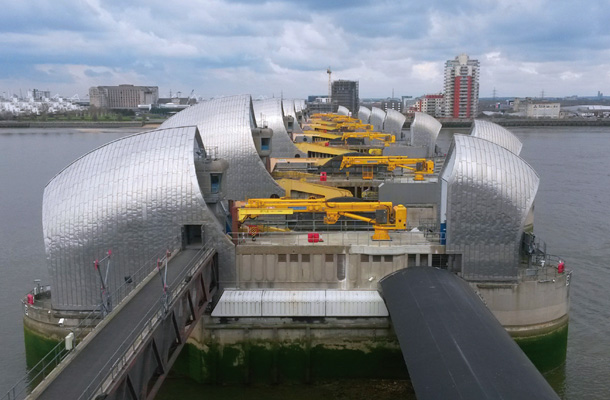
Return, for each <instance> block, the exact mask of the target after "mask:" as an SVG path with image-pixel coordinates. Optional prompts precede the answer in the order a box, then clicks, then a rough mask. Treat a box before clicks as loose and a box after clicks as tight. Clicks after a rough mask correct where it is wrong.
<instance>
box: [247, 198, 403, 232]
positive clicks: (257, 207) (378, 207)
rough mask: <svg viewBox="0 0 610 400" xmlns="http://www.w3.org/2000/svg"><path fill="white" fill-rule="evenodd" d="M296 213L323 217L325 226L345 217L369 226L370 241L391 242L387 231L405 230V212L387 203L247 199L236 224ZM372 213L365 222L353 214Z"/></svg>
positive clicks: (362, 218)
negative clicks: (260, 217)
mask: <svg viewBox="0 0 610 400" xmlns="http://www.w3.org/2000/svg"><path fill="white" fill-rule="evenodd" d="M298 212H309V213H325V214H326V216H325V217H324V223H325V224H334V223H336V222H337V221H338V220H339V217H342V216H343V217H347V218H352V219H357V220H360V221H365V222H368V223H370V224H373V228H374V229H375V233H374V234H373V237H372V238H373V240H391V239H390V235H389V233H388V231H390V230H404V229H406V227H407V209H406V208H405V206H403V205H397V206H393V205H392V203H391V202H379V201H375V202H345V203H344V202H333V201H327V200H326V199H306V200H299V199H250V200H248V201H247V202H246V204H245V205H244V206H242V207H240V208H238V218H239V222H240V223H243V222H244V221H245V220H247V219H248V218H256V217H258V216H260V215H292V214H294V213H298ZM372 212H374V213H375V218H368V217H364V216H362V215H358V214H357V213H372Z"/></svg>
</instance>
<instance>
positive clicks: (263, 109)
mask: <svg viewBox="0 0 610 400" xmlns="http://www.w3.org/2000/svg"><path fill="white" fill-rule="evenodd" d="M252 106H253V107H254V116H255V117H256V121H257V122H258V125H259V126H264V125H266V126H267V127H268V128H271V129H272V130H273V136H272V137H271V156H272V157H289V158H290V157H295V156H296V155H297V154H298V155H299V156H305V153H303V152H302V151H300V150H299V149H297V148H296V147H295V145H294V143H293V142H292V140H291V139H290V137H289V136H288V131H287V130H286V125H285V124H284V111H283V109H282V99H279V98H272V99H266V100H256V101H254V102H252Z"/></svg>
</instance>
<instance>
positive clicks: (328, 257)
mask: <svg viewBox="0 0 610 400" xmlns="http://www.w3.org/2000/svg"><path fill="white" fill-rule="evenodd" d="M324 260H325V261H326V262H327V263H332V262H335V255H334V254H325V255H324Z"/></svg>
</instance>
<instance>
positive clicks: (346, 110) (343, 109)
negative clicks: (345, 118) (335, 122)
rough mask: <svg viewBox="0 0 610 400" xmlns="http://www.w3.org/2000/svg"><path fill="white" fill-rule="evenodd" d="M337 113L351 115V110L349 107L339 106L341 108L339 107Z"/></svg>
mask: <svg viewBox="0 0 610 400" xmlns="http://www.w3.org/2000/svg"><path fill="white" fill-rule="evenodd" d="M337 114H339V115H349V110H348V109H347V107H344V106H339V108H337Z"/></svg>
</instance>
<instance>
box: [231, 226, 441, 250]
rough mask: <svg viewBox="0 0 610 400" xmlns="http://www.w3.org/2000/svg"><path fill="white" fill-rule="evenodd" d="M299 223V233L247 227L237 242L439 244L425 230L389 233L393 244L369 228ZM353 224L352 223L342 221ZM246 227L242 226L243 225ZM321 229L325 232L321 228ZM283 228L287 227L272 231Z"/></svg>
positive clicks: (434, 235)
mask: <svg viewBox="0 0 610 400" xmlns="http://www.w3.org/2000/svg"><path fill="white" fill-rule="evenodd" d="M302 222H303V221H300V222H299V229H300V230H299V231H286V232H281V231H280V232H273V231H268V230H269V228H268V227H263V226H261V225H257V224H252V225H249V224H248V223H247V222H246V223H245V224H244V225H245V227H246V228H247V229H248V230H247V231H244V232H233V233H232V236H233V239H234V241H235V243H238V244H251V245H257V244H258V245H281V246H305V245H337V246H350V245H351V246H354V245H356V246H358V245H361V246H377V247H385V246H389V245H391V246H396V245H431V244H438V243H439V241H440V237H439V234H438V232H435V231H432V230H429V229H426V228H424V227H420V228H412V229H411V230H408V231H389V235H390V239H391V240H390V241H380V240H373V239H372V235H373V233H374V229H373V228H372V227H367V226H362V225H360V226H354V227H352V228H350V229H347V228H346V227H345V225H342V226H340V227H339V226H337V225H332V226H333V227H335V229H324V228H323V227H324V224H323V223H322V222H321V221H320V222H315V223H314V224H311V225H310V226H309V227H310V228H311V229H309V230H308V229H307V228H306V227H305V226H304V225H303V224H302ZM343 222H345V223H348V224H349V223H351V221H343ZM242 226H243V225H242ZM320 228H322V229H320ZM275 229H284V228H271V230H275ZM312 233H317V234H318V239H319V240H312V237H311V235H310V234H312Z"/></svg>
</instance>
